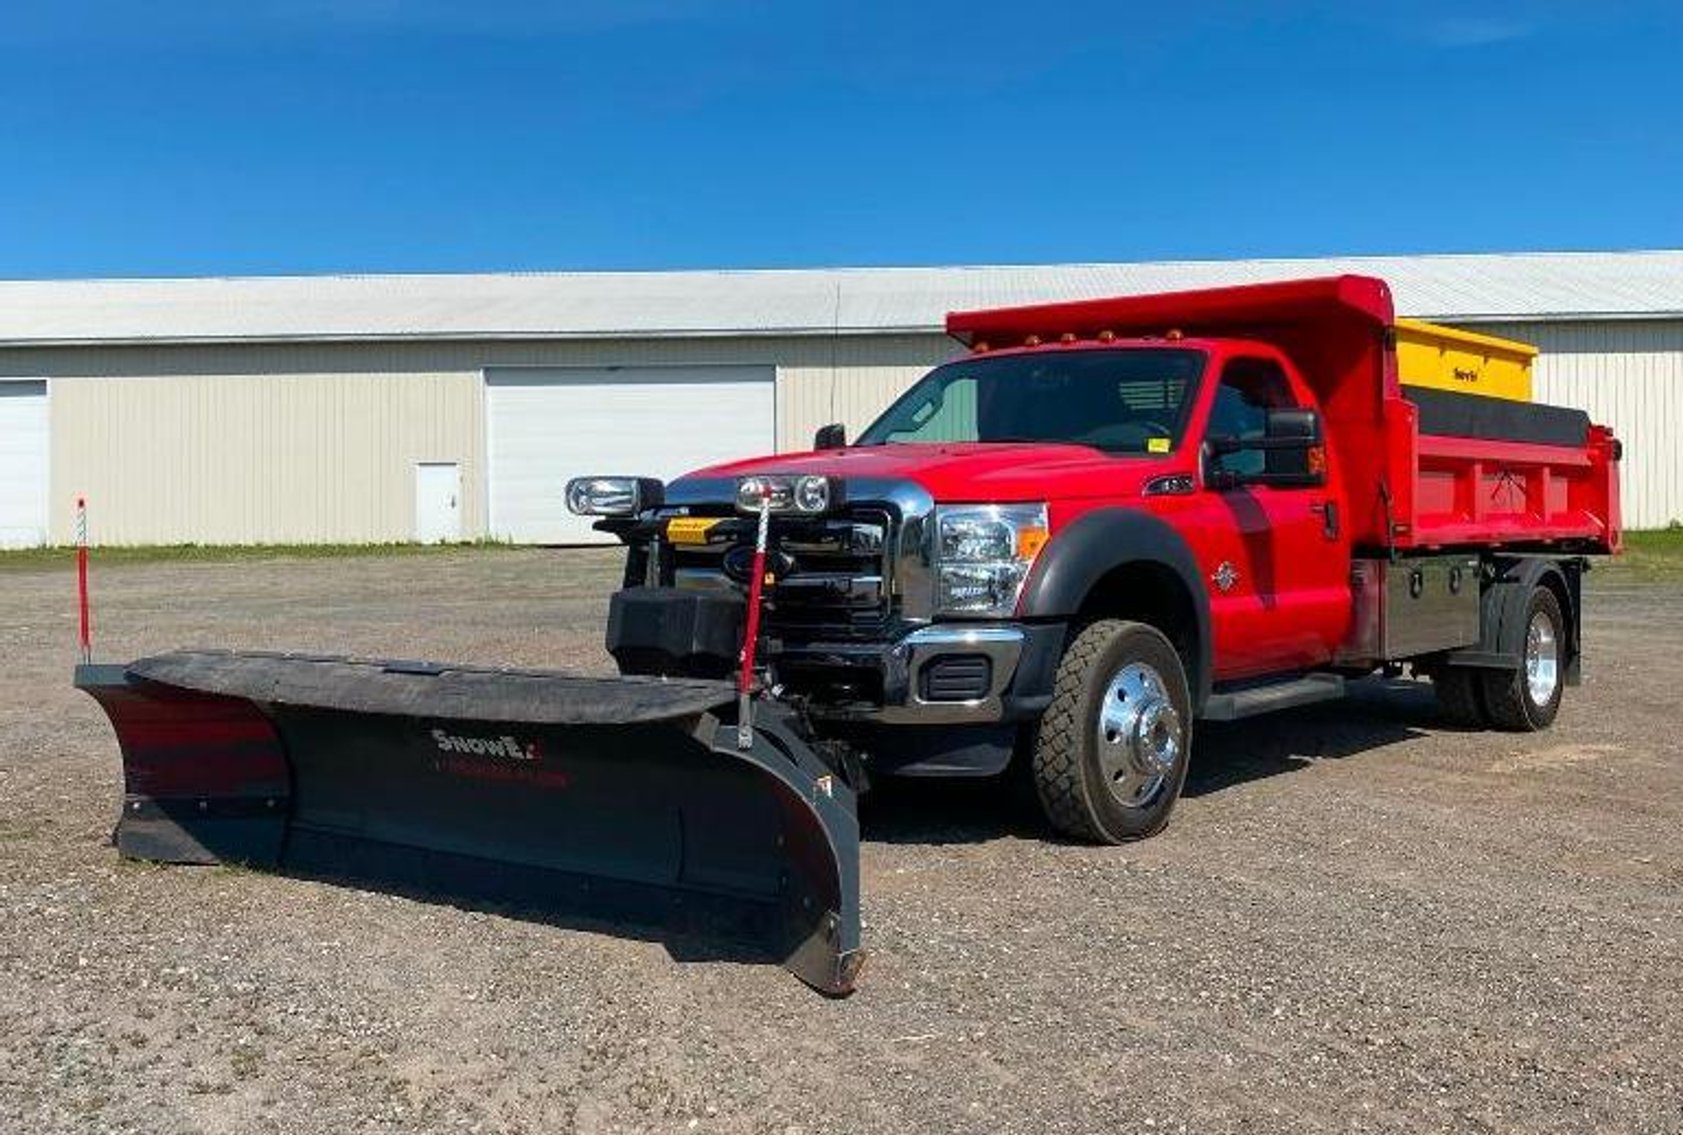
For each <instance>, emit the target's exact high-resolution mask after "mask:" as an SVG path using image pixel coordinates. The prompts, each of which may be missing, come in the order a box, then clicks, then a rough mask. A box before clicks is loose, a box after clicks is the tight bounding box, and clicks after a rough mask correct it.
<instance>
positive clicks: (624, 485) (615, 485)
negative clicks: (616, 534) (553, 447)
mask: <svg viewBox="0 0 1683 1135" xmlns="http://www.w3.org/2000/svg"><path fill="white" fill-rule="evenodd" d="M664 495H665V486H663V485H662V484H661V483H660V482H659V481H657V480H655V479H654V478H653V477H574V478H573V479H572V480H571V481H568V482H567V511H568V512H571V513H574V514H575V515H578V516H635V515H637V514H638V513H639V512H642V511H643V510H644V509H645V508H658V507H660V504H661V499H662V497H663V496H664Z"/></svg>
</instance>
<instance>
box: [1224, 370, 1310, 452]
mask: <svg viewBox="0 0 1683 1135" xmlns="http://www.w3.org/2000/svg"><path fill="white" fill-rule="evenodd" d="M1295 405H1297V400H1296V399H1295V398H1293V397H1292V394H1291V384H1290V383H1289V382H1287V381H1286V375H1285V372H1284V371H1283V370H1281V369H1280V365H1279V364H1278V363H1276V362H1274V361H1272V360H1270V359H1234V360H1232V361H1231V362H1229V363H1228V364H1227V365H1226V366H1225V367H1223V368H1222V372H1221V385H1220V386H1218V387H1216V393H1215V401H1214V402H1213V403H1212V404H1211V406H1210V424H1209V428H1208V429H1206V430H1205V436H1206V437H1210V438H1217V437H1237V438H1260V437H1263V436H1265V435H1266V434H1267V432H1268V411H1269V410H1272V409H1280V408H1288V407H1292V406H1295ZM1267 460H1268V455H1267V453H1266V452H1265V451H1264V450H1260V449H1248V450H1241V451H1240V452H1238V453H1228V454H1224V455H1223V456H1222V458H1221V467H1222V468H1223V469H1226V470H1228V471H1230V472H1234V473H1240V474H1244V475H1247V476H1249V475H1254V474H1257V473H1261V472H1263V470H1264V469H1265V468H1266V467H1267Z"/></svg>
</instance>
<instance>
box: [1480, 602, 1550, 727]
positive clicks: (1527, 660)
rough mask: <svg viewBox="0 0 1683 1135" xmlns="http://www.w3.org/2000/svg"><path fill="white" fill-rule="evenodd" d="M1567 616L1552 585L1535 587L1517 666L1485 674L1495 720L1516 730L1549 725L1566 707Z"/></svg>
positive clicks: (1488, 702)
mask: <svg viewBox="0 0 1683 1135" xmlns="http://www.w3.org/2000/svg"><path fill="white" fill-rule="evenodd" d="M1565 660H1566V619H1565V617H1564V616H1563V615H1562V614H1561V610H1560V600H1559V599H1557V598H1556V597H1555V593H1554V592H1553V591H1551V590H1549V589H1548V588H1547V587H1544V586H1542V585H1538V586H1537V587H1535V588H1533V589H1532V591H1531V602H1530V603H1529V604H1527V605H1526V609H1525V634H1524V637H1523V638H1522V639H1521V645H1520V666H1519V669H1517V670H1498V671H1495V672H1493V673H1488V674H1485V675H1483V676H1482V679H1481V682H1482V686H1481V692H1482V693H1483V695H1484V708H1485V711H1486V712H1487V713H1488V714H1489V716H1490V721H1491V723H1492V724H1494V725H1496V726H1498V727H1500V728H1502V729H1507V730H1511V731H1513V732H1516V733H1535V732H1536V731H1538V730H1540V729H1547V728H1548V727H1549V726H1550V725H1552V724H1553V723H1554V718H1555V714H1557V713H1559V712H1560V696H1561V694H1562V693H1563V692H1564V690H1565V686H1566V682H1565V674H1566V667H1565Z"/></svg>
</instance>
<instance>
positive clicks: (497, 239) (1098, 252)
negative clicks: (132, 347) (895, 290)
mask: <svg viewBox="0 0 1683 1135" xmlns="http://www.w3.org/2000/svg"><path fill="white" fill-rule="evenodd" d="M1679 13H1683V8H1680V7H1679V6H1678V5H1676V4H1673V3H1663V2H1662V3H1619V2H1617V0H1607V2H1602V3H1598V4H1593V5H1592V4H1565V3H1557V4H1551V3H1547V2H1539V3H1530V4H1502V3H1491V4H1479V3H1473V4H1470V5H1469V4H1454V3H1445V4H1436V3H1418V2H1417V3H1404V4H1383V5H1381V4H1371V5H1370V4H1366V3H1280V4H1264V3H1255V4H1243V3H1196V2H1190V3H1183V4H1180V5H1172V4H1165V3H1158V4H1153V5H1131V4H1126V3H1070V4H1059V3H1040V4H1029V3H1018V4H1011V5H994V4H988V3H981V2H973V3H945V2H932V3H919V2H916V0H902V2H900V3H896V4H879V3H871V2H867V0H858V2H855V3H847V4H833V5H819V4H806V3H799V2H784V3H750V2H748V0H713V2H711V3H692V2H688V0H621V2H619V3H597V4H569V3H541V2H538V0H478V2H477V3H476V2H473V0H459V2H456V0H293V2H285V0H202V2H196V3H195V2H189V0H150V2H141V0H132V2H118V0H12V3H10V4H8V5H6V10H5V13H4V16H0V277H49V276H92V275H130V276H146V275H205V274H243V273H277V272H335V271H349V272H358V271H474V270H527V269H569V268H666V267H715V266H722V267H786V266H807V265H850V264H950V263H1015V262H1053V261H1066V260H1137V259H1174V258H1212V257H1229V256H1307V255H1320V254H1333V253H1384V252H1459V251H1480V250H1525V249H1573V248H1640V247H1677V246H1680V245H1683V62H1680V61H1683V14H1679Z"/></svg>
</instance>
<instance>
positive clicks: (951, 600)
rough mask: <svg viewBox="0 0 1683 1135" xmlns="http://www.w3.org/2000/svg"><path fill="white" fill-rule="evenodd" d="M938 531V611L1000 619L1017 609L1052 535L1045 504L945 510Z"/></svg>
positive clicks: (938, 512)
mask: <svg viewBox="0 0 1683 1135" xmlns="http://www.w3.org/2000/svg"><path fill="white" fill-rule="evenodd" d="M935 532H936V565H937V566H936V576H935V579H936V582H935V587H936V595H935V609H936V611H937V612H938V613H940V614H944V615H994V616H1002V617H1003V616H1008V615H1010V614H1011V613H1012V612H1013V611H1015V610H1016V607H1017V596H1018V595H1019V594H1020V593H1021V592H1022V590H1023V581H1024V580H1025V579H1027V578H1028V573H1029V568H1031V567H1033V566H1034V558H1035V557H1036V556H1037V555H1039V554H1040V549H1041V548H1042V547H1043V546H1044V545H1045V543H1046V539H1047V536H1048V535H1049V529H1048V528H1047V523H1046V506H1045V505H1044V504H985V505H951V506H944V507H941V508H938V509H936V511H935Z"/></svg>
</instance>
